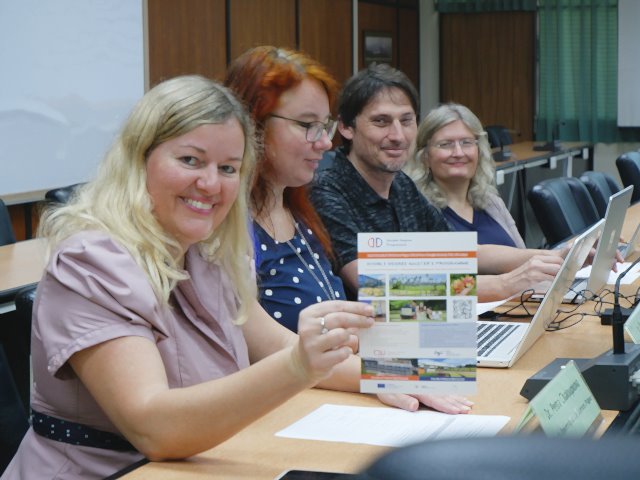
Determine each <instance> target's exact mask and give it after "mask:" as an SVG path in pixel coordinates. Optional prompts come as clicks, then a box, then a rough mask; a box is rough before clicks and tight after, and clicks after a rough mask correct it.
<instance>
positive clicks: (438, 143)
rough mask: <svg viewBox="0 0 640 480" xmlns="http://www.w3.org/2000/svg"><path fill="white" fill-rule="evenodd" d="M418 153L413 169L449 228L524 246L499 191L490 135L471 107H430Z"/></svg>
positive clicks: (494, 241)
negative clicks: (488, 136) (495, 179)
mask: <svg viewBox="0 0 640 480" xmlns="http://www.w3.org/2000/svg"><path fill="white" fill-rule="evenodd" d="M416 151H417V153H416V155H415V158H414V161H413V162H412V163H411V165H410V168H409V173H410V174H411V176H412V178H413V179H414V181H415V182H416V184H417V185H418V188H419V189H420V191H421V192H422V193H423V194H424V196H426V197H427V199H428V200H429V202H431V203H432V204H433V205H435V206H436V207H438V208H440V209H441V210H442V213H443V214H444V216H445V217H446V219H447V221H448V222H449V225H450V226H451V227H453V228H454V229H455V230H459V231H476V232H478V243H479V244H497V245H507V246H510V247H518V248H524V247H525V245H524V241H523V240H522V237H521V236H520V233H519V232H518V229H517V228H516V224H515V221H514V220H513V217H512V216H511V214H510V213H509V210H508V209H507V207H506V205H505V204H504V202H503V201H502V199H501V198H500V196H499V195H498V191H497V190H496V187H495V183H494V178H495V165H494V162H493V158H492V157H491V148H490V147H489V141H488V139H487V134H486V132H485V131H484V129H483V128H482V123H481V122H480V120H479V119H478V117H477V116H476V115H475V114H474V113H473V112H472V111H471V110H469V109H468V108H467V107H465V106H463V105H459V104H455V103H448V104H445V105H441V106H439V107H437V108H435V109H433V110H431V112H429V114H428V115H427V117H426V118H425V119H424V121H423V122H422V123H421V124H420V128H419V129H418V136H417V140H416Z"/></svg>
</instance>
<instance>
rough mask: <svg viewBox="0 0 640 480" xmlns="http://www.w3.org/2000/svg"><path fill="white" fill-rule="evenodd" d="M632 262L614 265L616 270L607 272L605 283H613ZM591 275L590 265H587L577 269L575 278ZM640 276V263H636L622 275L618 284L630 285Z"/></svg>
mask: <svg viewBox="0 0 640 480" xmlns="http://www.w3.org/2000/svg"><path fill="white" fill-rule="evenodd" d="M631 263H632V262H624V263H618V264H617V265H616V266H617V267H618V271H617V272H614V271H611V272H609V278H608V279H607V285H614V284H615V283H616V280H617V279H618V275H620V274H621V273H622V272H624V271H625V270H626V269H627V268H629V267H630V266H631ZM589 275H591V265H588V266H586V267H584V268H581V269H580V270H578V273H577V274H576V278H589ZM638 277H640V264H638V265H636V266H635V267H634V268H633V269H632V270H631V271H630V272H629V273H627V274H626V275H625V276H624V277H622V281H621V282H620V285H631V284H632V283H633V282H635V281H636V279H637V278H638Z"/></svg>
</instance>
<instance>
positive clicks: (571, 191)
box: [527, 177, 600, 245]
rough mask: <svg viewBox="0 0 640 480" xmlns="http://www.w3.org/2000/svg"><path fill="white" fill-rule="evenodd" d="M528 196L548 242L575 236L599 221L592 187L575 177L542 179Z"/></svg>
mask: <svg viewBox="0 0 640 480" xmlns="http://www.w3.org/2000/svg"><path fill="white" fill-rule="evenodd" d="M527 196H528V198H529V203H530V204H531V207H532V208H533V212H534V214H535V216H536V218H537V220H538V224H539V225H540V229H541V230H542V233H543V234H544V236H545V238H546V239H547V243H548V244H549V245H555V244H556V243H559V242H562V241H563V240H566V239H568V238H570V237H573V236H575V235H576V234H578V233H580V232H582V231H584V230H585V229H587V228H588V227H590V226H591V225H593V224H594V223H595V222H597V221H598V220H600V215H599V214H598V210H597V208H596V206H595V204H594V203H593V200H592V199H591V194H589V190H587V187H586V186H585V185H584V183H582V182H581V181H580V180H579V179H577V178H575V177H559V178H550V179H548V180H543V181H542V182H540V183H538V184H537V185H535V186H534V187H533V188H532V189H531V190H530V191H529V193H528V195H527Z"/></svg>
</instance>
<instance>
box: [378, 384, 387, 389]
mask: <svg viewBox="0 0 640 480" xmlns="http://www.w3.org/2000/svg"><path fill="white" fill-rule="evenodd" d="M384 387H386V385H385V384H384V383H379V384H378V388H384Z"/></svg>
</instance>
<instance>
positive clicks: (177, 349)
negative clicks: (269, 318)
mask: <svg viewBox="0 0 640 480" xmlns="http://www.w3.org/2000/svg"><path fill="white" fill-rule="evenodd" d="M185 263H186V270H187V271H188V272H189V274H190V277H191V278H190V279H188V280H184V281H182V282H180V283H179V284H178V286H177V287H176V288H175V289H174V291H173V292H172V295H171V300H170V303H171V305H170V306H165V305H162V303H160V302H159V301H158V300H157V298H156V296H155V294H154V292H153V290H152V289H151V285H150V284H149V281H148V279H147V276H146V274H145V273H144V271H143V270H142V269H141V268H140V267H139V266H138V264H137V263H136V262H135V261H134V259H133V257H131V255H130V254H129V253H128V252H127V250H126V249H124V248H123V247H121V246H120V245H119V244H117V243H116V242H115V241H114V240H113V239H112V238H111V237H110V236H109V235H107V234H105V233H102V232H97V231H91V232H81V233H79V234H76V235H73V236H72V237H70V238H69V239H67V240H65V241H64V242H63V243H62V244H61V245H60V246H59V247H58V248H57V250H56V251H55V252H54V253H53V255H52V257H51V259H50V261H49V264H48V266H47V269H46V270H45V273H44V276H43V278H42V279H41V281H40V283H39V285H38V291H37V295H36V299H35V303H34V307H33V327H32V337H31V349H32V351H31V354H32V364H33V378H34V382H33V389H32V407H33V409H34V410H36V411H38V412H41V413H44V414H47V415H50V416H53V417H56V418H60V419H63V420H69V421H72V422H76V423H81V424H84V425H87V426H90V427H93V428H96V429H99V430H104V431H108V432H117V429H116V428H115V426H114V425H113V424H112V423H111V421H110V420H109V419H108V418H107V416H106V415H105V414H104V412H103V411H102V410H101V409H100V407H99V406H98V405H97V403H96V402H95V400H94V399H93V397H92V396H91V394H90V393H89V392H88V391H87V389H86V388H85V387H84V385H83V384H82V382H80V380H79V379H78V377H77V376H76V375H75V373H74V371H73V369H72V368H71V367H70V365H69V363H68V360H69V358H70V357H71V356H72V355H73V354H74V353H76V352H78V351H81V350H83V349H85V348H88V347H92V346H94V345H97V344H99V343H102V342H105V341H107V340H111V339H114V338H118V337H123V336H129V335H133V336H140V337H145V338H148V339H149V340H151V341H153V342H154V343H155V344H156V346H157V348H158V350H159V352H160V356H161V357H162V361H163V363H164V366H165V369H166V373H167V378H168V380H169V386H170V387H171V388H180V387H187V386H190V385H194V384H198V383H202V382H205V381H207V380H212V379H216V378H220V377H224V376H226V375H229V374H231V373H233V372H236V371H238V370H240V369H242V368H245V367H247V366H248V365H249V356H248V352H247V345H246V342H245V340H244V337H243V335H242V330H241V329H240V327H238V326H236V325H234V324H233V323H232V321H233V320H234V319H235V317H236V315H237V310H238V308H237V304H236V300H235V296H234V290H233V288H232V285H231V284H230V280H229V278H228V277H227V275H226V274H225V273H224V272H223V271H222V269H221V268H220V267H219V266H218V265H216V264H212V263H210V262H207V261H206V260H204V259H203V258H202V257H201V256H200V254H199V253H198V247H197V246H194V247H192V248H191V249H190V250H189V251H188V252H187V255H186V262H185ZM141 458H142V455H141V454H139V453H135V452H117V451H113V450H105V449H99V448H92V447H84V446H75V445H70V444H67V443H63V442H58V441H55V440H49V439H47V438H44V437H42V436H40V435H38V434H35V433H34V432H33V430H32V429H30V430H29V431H28V432H27V435H26V436H25V438H24V439H23V441H22V443H21V445H20V448H19V450H18V452H17V454H16V456H15V457H14V458H13V460H12V462H11V464H10V465H9V467H8V468H7V470H6V471H5V473H4V474H3V476H2V480H5V479H6V480H8V479H21V478H42V479H44V478H55V479H76V478H78V479H79V478H83V479H86V478H94V477H95V478H104V477H105V476H108V475H111V474H113V473H114V472H116V471H118V470H120V469H121V468H124V467H126V466H127V465H129V464H131V463H133V462H135V461H137V460H139V459H141Z"/></svg>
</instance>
